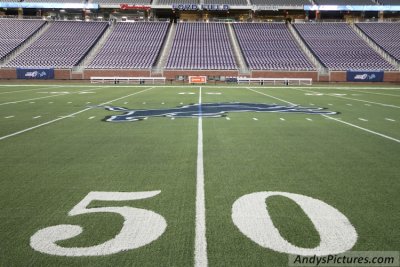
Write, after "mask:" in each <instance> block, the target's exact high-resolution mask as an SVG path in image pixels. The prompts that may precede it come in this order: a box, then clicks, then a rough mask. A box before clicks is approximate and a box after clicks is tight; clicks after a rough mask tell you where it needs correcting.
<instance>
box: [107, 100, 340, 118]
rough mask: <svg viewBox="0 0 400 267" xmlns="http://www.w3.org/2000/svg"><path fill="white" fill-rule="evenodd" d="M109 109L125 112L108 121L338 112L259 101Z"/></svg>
mask: <svg viewBox="0 0 400 267" xmlns="http://www.w3.org/2000/svg"><path fill="white" fill-rule="evenodd" d="M101 107H102V108H105V109H106V110H109V111H117V112H123V114H121V115H113V116H107V117H106V118H105V119H104V120H105V121H108V122H128V121H140V120H143V119H146V118H148V117H171V118H172V117H173V118H197V117H204V118H219V117H224V116H226V114H227V113H229V112H283V113H303V114H323V115H335V114H338V112H334V111H329V110H326V108H320V107H301V106H297V105H290V106H283V105H277V104H258V103H238V102H230V103H206V104H190V105H186V106H179V107H176V108H169V109H128V108H123V107H114V106H101Z"/></svg>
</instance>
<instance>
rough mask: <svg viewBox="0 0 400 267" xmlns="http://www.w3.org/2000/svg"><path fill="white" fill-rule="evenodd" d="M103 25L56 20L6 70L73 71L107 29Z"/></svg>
mask: <svg viewBox="0 0 400 267" xmlns="http://www.w3.org/2000/svg"><path fill="white" fill-rule="evenodd" d="M107 25H108V24H107V23H106V22H76V21H56V22H53V24H52V25H51V26H50V27H49V28H48V29H47V31H46V32H45V33H43V35H41V36H40V37H39V38H38V39H37V40H36V41H35V42H33V43H32V44H31V45H30V46H29V47H28V48H27V49H26V50H25V51H23V52H22V53H21V54H20V55H18V56H17V57H16V58H15V59H13V60H12V61H10V62H9V63H8V64H7V66H8V67H55V68H72V67H73V66H75V65H77V64H78V63H79V61H80V60H81V59H82V58H83V57H84V56H85V55H86V53H87V52H88V51H89V49H90V48H91V47H92V46H93V45H94V44H95V42H96V41H97V39H98V38H99V36H100V35H101V34H102V33H103V31H104V30H105V29H106V27H107Z"/></svg>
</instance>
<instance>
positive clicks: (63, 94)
mask: <svg viewBox="0 0 400 267" xmlns="http://www.w3.org/2000/svg"><path fill="white" fill-rule="evenodd" d="M102 88H103V87H99V86H98V87H97V88H95V89H90V90H86V91H93V90H98V89H102ZM41 90H43V88H41ZM76 93H79V92H76ZM76 93H71V94H76ZM71 94H65V93H61V92H60V94H57V95H49V96H42V97H36V98H31V99H24V100H18V101H11V102H5V103H0V106H3V105H9V104H17V103H22V102H27V101H32V100H38V99H44V98H50V97H57V96H66V95H71ZM30 103H31V104H34V103H35V102H30ZM71 103H72V102H71Z"/></svg>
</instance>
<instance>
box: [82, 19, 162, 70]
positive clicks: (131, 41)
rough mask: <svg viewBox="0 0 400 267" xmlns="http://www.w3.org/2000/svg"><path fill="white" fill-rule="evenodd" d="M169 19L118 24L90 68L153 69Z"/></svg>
mask: <svg viewBox="0 0 400 267" xmlns="http://www.w3.org/2000/svg"><path fill="white" fill-rule="evenodd" d="M167 29H168V23H166V22H133V23H130V22H122V23H117V25H116V26H115V28H114V30H113V32H112V33H111V35H110V36H109V38H108V40H107V41H106V43H105V44H104V46H103V47H102V49H101V50H100V52H99V53H98V54H97V55H96V57H95V58H94V60H93V61H92V62H91V63H90V64H89V66H88V68H93V69H98V68H102V69H128V68H134V69H144V68H151V67H152V65H153V64H154V62H155V60H156V58H157V55H158V53H159V51H160V49H161V46H162V42H163V40H164V37H165V35H166V33H167Z"/></svg>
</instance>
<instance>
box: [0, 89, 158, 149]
mask: <svg viewBox="0 0 400 267" xmlns="http://www.w3.org/2000/svg"><path fill="white" fill-rule="evenodd" d="M153 88H154V87H150V88H147V89H145V90H142V91H139V92H136V93H133V94H129V95H126V96H123V97H120V98H116V99H113V100H110V101H108V102H104V103H101V104H100V105H99V106H101V105H106V104H110V103H112V102H114V101H118V100H120V99H123V98H126V97H130V96H133V95H136V94H140V93H142V92H145V91H147V90H150V89H153ZM90 109H92V108H85V109H83V110H80V111H78V112H75V113H71V114H69V115H67V116H62V117H59V118H57V119H54V120H51V121H48V122H44V123H42V124H38V125H35V126H33V127H30V128H26V129H24V130H21V131H18V132H15V133H12V134H9V135H5V136H1V137H0V141H1V140H4V139H7V138H9V137H13V136H16V135H19V134H22V133H25V132H28V131H31V130H34V129H37V128H39V127H42V126H45V125H48V124H51V123H54V122H57V121H60V120H63V119H65V118H69V117H72V116H75V115H77V114H80V113H82V112H85V111H88V110H90Z"/></svg>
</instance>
